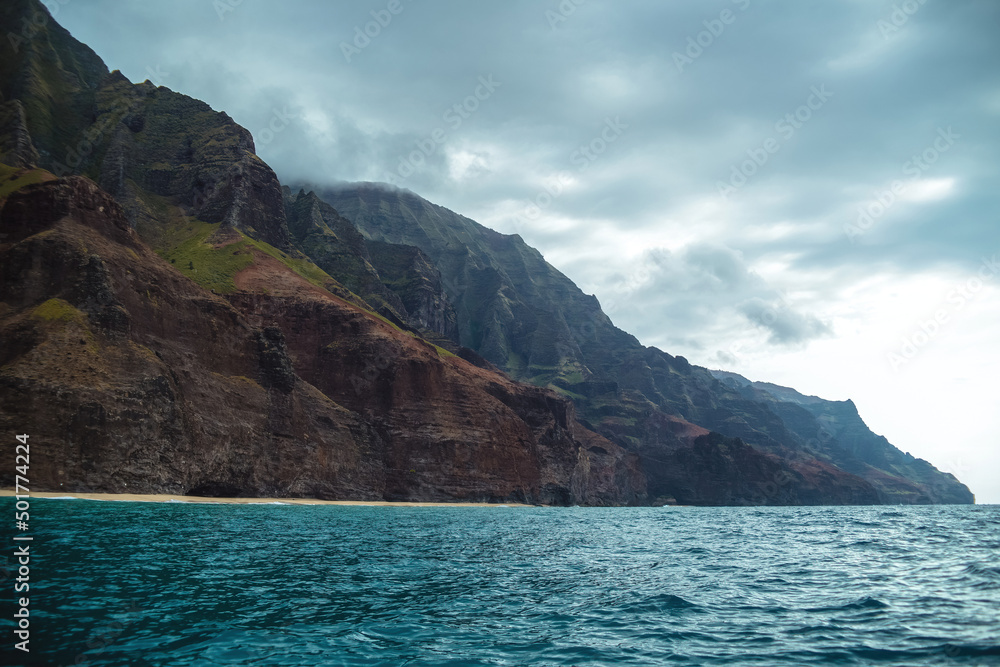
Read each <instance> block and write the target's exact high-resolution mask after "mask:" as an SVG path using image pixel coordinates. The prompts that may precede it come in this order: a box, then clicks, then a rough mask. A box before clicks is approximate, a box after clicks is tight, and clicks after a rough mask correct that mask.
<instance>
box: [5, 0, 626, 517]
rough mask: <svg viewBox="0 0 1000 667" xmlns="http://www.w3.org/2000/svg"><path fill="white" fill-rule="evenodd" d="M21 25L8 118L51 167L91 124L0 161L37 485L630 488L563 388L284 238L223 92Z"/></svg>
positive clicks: (266, 171) (577, 499) (568, 498)
mask: <svg viewBox="0 0 1000 667" xmlns="http://www.w3.org/2000/svg"><path fill="white" fill-rule="evenodd" d="M11 6H12V5H5V9H6V10H8V11H7V13H6V14H4V20H5V22H6V21H14V19H16V18H17V17H16V16H15V17H13V18H12V17H11V12H10V11H9V10H10V8H11ZM18 6H19V7H21V8H22V10H24V11H26V12H27V11H30V12H36V13H37V12H44V11H45V10H44V7H42V5H41V4H40V3H37V2H21V3H19V4H18ZM15 14H16V12H15ZM14 24H16V21H15V22H14ZM7 25H8V24H7V23H5V24H4V26H3V27H4V28H6V27H7ZM25 39H26V42H25V43H24V44H22V45H21V48H20V49H18V50H16V51H14V50H12V48H11V47H10V45H9V44H6V43H5V44H4V45H2V46H0V49H4V52H3V53H0V56H2V59H3V62H4V63H5V64H8V65H9V64H11V63H14V64H15V67H13V68H12V69H13V74H12V76H14V78H16V77H17V76H19V72H21V70H20V69H18V67H21V68H28V69H31V68H36V67H37V68H40V69H39V71H41V72H42V73H43V76H41V77H39V78H36V79H34V80H32V81H31V82H30V85H26V86H21V87H20V88H19V87H18V86H16V85H10V81H9V80H7V79H5V80H4V82H3V91H4V94H5V95H8V94H11V95H17V96H18V97H15V98H14V99H15V100H17V101H18V102H20V103H21V104H22V105H23V106H24V108H25V109H29V111H28V113H27V115H26V117H25V119H24V120H25V121H26V122H23V123H20V124H18V123H13V124H10V125H12V126H18V128H19V132H20V134H17V135H12V137H8V138H13V139H15V140H20V139H24V138H27V139H28V140H30V141H31V143H32V145H37V146H43V147H45V152H44V153H43V152H42V151H41V150H40V151H39V157H40V158H41V160H40V161H41V163H42V164H43V165H45V166H49V167H51V168H52V169H55V170H57V171H62V169H63V168H64V167H66V166H67V165H65V164H64V163H61V162H59V161H58V160H56V159H55V158H53V157H52V156H53V155H59V154H60V153H61V152H62V151H63V150H64V149H66V147H67V146H70V148H69V149H68V150H77V149H75V148H73V146H74V142H76V145H78V144H79V142H80V141H83V140H84V139H85V140H86V142H87V149H86V150H82V149H81V150H79V155H78V156H77V157H79V159H78V160H73V161H74V162H75V163H76V166H74V167H70V168H69V169H68V171H72V172H77V173H81V174H84V176H68V177H64V178H57V176H58V174H55V175H54V174H52V173H50V172H47V171H45V170H43V169H37V168H28V167H31V166H32V165H30V164H22V165H19V166H17V167H15V166H10V165H5V166H3V167H2V168H0V172H2V178H3V190H2V192H0V195H2V196H0V206H2V208H0V267H2V270H0V338H2V340H3V342H4V345H3V346H2V348H3V353H2V358H0V427H2V428H3V429H4V430H5V431H7V432H13V431H14V430H17V431H18V432H26V433H29V434H31V437H32V441H31V442H32V444H33V445H34V451H33V452H32V453H33V454H36V456H37V458H36V460H35V462H33V465H32V482H33V487H32V488H33V489H37V490H45V489H49V490H59V489H62V490H93V491H125V490H127V491H134V492H156V491H162V492H171V493H179V492H181V493H182V492H187V493H196V494H203V495H219V494H222V495H248V496H259V495H276V496H289V495H305V496H315V497H321V498H358V499H384V498H388V499H394V500H470V501H471V500H480V501H522V502H539V503H553V504H568V503H580V504H632V503H641V502H644V500H645V478H644V476H643V474H642V472H641V470H639V468H638V465H637V459H636V457H635V455H634V454H630V453H628V452H625V451H624V450H622V449H621V448H620V447H618V446H616V445H615V444H613V443H611V442H608V441H606V440H605V439H603V438H601V437H600V436H598V435H596V434H594V433H591V432H589V431H587V430H586V429H585V428H584V427H582V426H581V425H579V424H578V423H577V421H576V419H575V416H574V411H573V407H572V404H571V403H569V402H568V401H566V400H565V399H563V398H561V397H559V396H558V395H556V394H554V393H553V392H551V391H548V390H545V389H541V388H538V387H533V386H529V385H522V384H518V383H516V382H513V381H511V380H510V379H509V378H507V377H505V376H503V375H502V374H499V373H498V372H496V371H492V370H489V369H486V368H480V367H477V366H475V365H472V364H470V363H468V362H466V361H464V360H463V359H461V358H459V357H457V356H455V355H453V354H451V353H449V352H448V351H446V350H444V349H442V348H440V347H436V346H435V345H433V344H431V343H428V342H426V341H425V340H422V339H421V338H419V336H417V335H415V334H414V332H413V331H409V330H404V329H403V328H400V327H399V326H397V325H395V324H393V323H392V322H391V321H388V320H387V319H386V318H385V317H382V316H380V315H378V314H377V313H375V312H374V311H373V310H372V309H371V308H370V307H369V305H368V304H367V303H366V302H365V301H364V300H363V299H362V298H360V297H359V296H357V295H355V294H354V293H353V292H351V291H350V290H349V289H347V288H346V287H345V286H344V285H342V284H340V283H339V282H338V281H337V280H335V279H334V278H333V277H332V276H330V275H329V274H327V273H326V272H324V271H323V270H322V269H321V268H319V267H317V266H316V265H315V264H314V263H313V262H312V261H311V260H309V259H308V257H307V256H306V255H305V254H304V253H303V252H302V251H301V250H299V249H298V248H296V247H294V244H293V237H292V234H291V233H290V232H289V228H288V221H287V219H286V215H285V201H284V198H283V193H282V191H281V188H280V185H279V184H278V182H277V179H276V178H275V177H274V173H273V171H271V170H270V168H269V167H268V166H267V165H266V164H264V163H263V162H262V161H261V160H260V159H259V158H258V157H257V156H256V155H254V153H253V143H252V139H251V138H250V135H249V133H247V132H246V130H244V129H243V128H241V127H239V126H238V125H236V124H235V123H233V121H232V119H230V118H229V117H228V116H226V115H225V114H224V113H217V112H214V111H212V110H211V109H209V108H208V107H207V105H204V104H203V103H201V102H198V101H197V100H192V99H191V98H187V97H185V96H183V95H180V94H177V93H174V92H172V91H169V90H167V89H166V88H156V87H154V86H152V85H151V84H149V83H148V82H147V83H143V84H138V85H133V84H131V83H129V82H128V81H127V80H126V79H125V78H124V77H122V76H121V75H120V74H119V73H117V72H112V73H106V68H103V64H101V66H100V67H98V66H94V67H92V68H91V69H90V70H88V75H92V76H90V78H87V79H86V80H85V81H83V82H82V83H81V82H80V81H78V79H80V78H81V77H75V78H74V77H73V76H70V74H72V73H71V72H67V71H65V70H64V69H63V67H62V56H61V54H63V53H72V54H76V55H77V56H79V58H81V59H84V60H86V61H87V62H90V63H99V62H100V60H99V59H98V58H96V56H93V57H90V56H89V55H88V50H87V49H86V47H83V46H82V45H80V44H78V43H76V42H75V41H73V40H72V38H71V37H69V35H68V33H65V31H62V30H61V28H58V26H56V24H55V23H54V22H52V21H51V18H49V19H48V22H47V23H45V22H42V25H41V27H37V28H36V29H35V30H34V31H33V32H32V34H31V35H30V36H28V37H26V38H25ZM64 42H70V43H69V44H66V43H64ZM29 56H30V57H29ZM48 76H52V77H55V78H56V79H58V80H59V81H64V80H65V81H70V82H71V83H73V85H74V86H76V87H77V88H76V89H74V90H76V92H78V93H80V95H78V96H77V97H76V98H73V95H71V94H70V95H69V96H68V97H67V98H66V99H72V100H73V101H72V103H70V102H67V101H66V99H62V98H61V97H59V98H52V99H48V101H47V104H48V105H49V106H50V107H51V108H52V110H53V113H58V114H63V115H67V116H72V115H74V114H77V116H74V117H75V118H76V124H75V125H72V126H68V127H71V128H72V132H70V133H68V134H65V135H63V134H59V135H56V134H53V135H51V136H49V135H46V134H45V132H46V128H47V126H46V125H45V123H43V122H39V121H38V120H37V119H35V118H34V116H33V115H32V112H31V111H30V109H31V108H34V107H38V106H39V104H35V102H37V100H40V99H41V100H43V101H44V99H45V98H44V95H42V92H44V90H45V89H46V88H47V87H48V86H49V83H50V82H49V81H48V78H47V77H48ZM71 92H72V91H71ZM32 96H34V97H32ZM25 100H28V102H31V103H30V104H29V103H28V102H26V101H25ZM32 100H35V101H34V102H33V101H32ZM33 105H34V107H33ZM41 106H45V105H41ZM22 130H24V131H22ZM25 131H26V134H25ZM36 132H40V133H41V134H42V139H41V140H37V139H35V134H34V133H36ZM5 136H6V135H5ZM81 137H83V138H84V139H81ZM14 143H15V144H16V143H17V142H16V141H15V142H14ZM21 143H24V142H23V141H22V142H21ZM5 145H10V142H8V143H7V144H5ZM19 154H20V155H21V156H22V157H24V156H25V151H20V152H19ZM27 157H28V159H27V162H28V163H30V161H31V159H30V158H31V156H30V154H29V155H27ZM85 176H89V177H91V178H92V179H95V180H96V181H99V184H98V183H95V182H94V180H90V179H88V178H86V177H85ZM101 186H103V189H102V187H101ZM331 231H332V230H331ZM341 231H346V230H341ZM359 248H361V249H363V248H364V245H363V244H362V245H361V246H359ZM386 293H387V294H389V293H390V292H388V291H387V292H386ZM7 450H10V451H8V453H9V454H10V455H11V456H13V449H12V445H10V444H9V443H4V444H3V451H7ZM0 475H2V476H0V484H12V482H13V477H12V474H11V473H9V472H4V473H2V474H0Z"/></svg>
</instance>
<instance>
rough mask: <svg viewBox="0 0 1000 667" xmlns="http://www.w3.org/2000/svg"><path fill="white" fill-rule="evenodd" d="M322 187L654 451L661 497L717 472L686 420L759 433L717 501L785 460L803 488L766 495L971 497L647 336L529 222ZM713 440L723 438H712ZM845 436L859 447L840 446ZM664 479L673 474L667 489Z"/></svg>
mask: <svg viewBox="0 0 1000 667" xmlns="http://www.w3.org/2000/svg"><path fill="white" fill-rule="evenodd" d="M317 192H318V193H319V194H320V196H321V197H322V198H323V199H325V200H326V201H328V202H329V203H330V204H331V205H332V206H333V207H334V208H336V209H337V210H338V211H339V212H340V213H341V214H342V215H344V216H345V217H346V218H348V219H350V220H351V221H353V222H354V223H355V224H356V225H357V226H358V228H359V229H360V230H361V232H362V233H363V234H364V235H365V236H366V237H367V238H369V239H372V240H373V241H377V242H386V243H392V244H410V245H415V246H417V247H419V248H420V249H421V250H422V251H423V252H424V253H426V255H427V256H428V257H429V258H430V259H431V260H432V261H433V262H434V263H435V265H436V266H438V267H439V268H440V270H441V273H442V283H443V284H444V286H445V289H446V291H447V293H448V297H449V299H450V300H451V301H452V303H454V304H455V309H456V313H457V316H458V330H459V336H460V338H459V340H460V342H461V343H462V344H463V345H467V346H469V347H471V348H472V349H473V350H475V351H476V352H478V353H479V354H481V355H482V356H483V357H485V358H486V359H487V360H488V361H490V362H492V363H494V364H496V365H497V366H498V367H500V368H501V369H503V370H505V371H506V372H508V373H509V374H510V375H511V376H512V377H514V378H515V379H518V380H522V381H526V382H531V383H533V384H537V385H541V386H548V387H550V388H553V389H555V390H556V391H559V392H560V393H562V394H563V395H566V396H569V397H571V398H572V400H573V401H574V403H575V404H576V406H577V409H578V411H579V413H580V416H581V419H582V420H583V421H584V423H586V424H587V425H588V426H589V427H590V428H593V429H594V430H596V431H597V432H599V433H600V434H602V435H604V436H605V437H607V438H609V439H611V440H613V441H614V442H616V443H618V444H619V445H621V446H622V447H625V448H627V449H629V450H631V451H635V452H638V453H640V454H641V455H642V456H643V461H644V464H643V465H644V469H645V470H646V472H647V475H648V477H649V479H650V485H651V486H650V496H651V497H655V496H657V495H660V494H665V495H672V494H673V492H674V491H677V492H678V493H681V494H682V495H683V494H686V497H688V498H694V497H695V496H692V495H691V492H690V490H688V491H685V490H683V489H684V488H688V489H689V488H694V487H690V485H689V486H688V487H684V486H683V485H682V484H681V482H682V480H683V479H684V478H687V479H688V480H689V481H691V482H692V483H694V480H697V479H699V478H700V477H701V476H703V474H704V473H705V469H704V467H703V466H705V465H708V462H709V459H706V458H704V457H699V456H694V455H691V456H687V455H685V456H680V455H679V454H678V453H677V451H676V448H675V446H674V445H675V443H671V442H669V441H667V440H663V439H662V438H658V437H657V436H656V433H655V429H653V428H650V424H654V425H655V424H659V423H663V422H664V420H671V419H681V420H684V421H687V422H691V423H693V424H697V425H698V426H700V427H704V428H705V429H707V430H710V431H715V432H717V433H719V434H723V435H725V436H728V437H729V438H739V439H740V440H741V441H743V442H744V443H746V444H747V445H750V446H751V449H750V451H748V452H743V453H741V454H740V457H741V458H738V459H734V458H732V457H729V456H728V455H727V456H724V457H723V459H725V460H727V461H730V462H731V463H732V465H731V466H730V468H729V471H730V472H729V474H728V475H726V474H722V472H721V470H722V469H721V468H720V469H719V470H717V471H716V473H713V476H712V480H713V481H711V482H706V483H705V484H703V485H702V486H701V488H702V489H703V490H702V491H701V492H699V494H700V495H698V496H697V497H700V498H702V501H701V502H704V503H709V504H716V503H723V504H730V503H736V502H741V503H742V502H749V503H755V504H757V503H760V502H762V501H761V495H760V494H759V493H757V492H753V491H752V489H751V488H750V487H748V486H747V485H746V484H745V483H744V482H745V479H744V478H745V475H744V472H743V471H742V469H743V468H753V469H756V470H760V471H763V470H769V469H770V468H772V467H773V466H774V462H775V461H779V460H780V461H783V463H782V464H781V465H780V466H779V468H780V469H781V470H783V472H782V473H781V474H780V475H779V476H780V477H781V479H786V478H787V479H788V480H797V481H796V482H795V484H798V485H800V486H801V488H800V489H798V490H797V491H796V492H795V493H789V492H788V489H786V488H782V489H780V491H781V492H780V493H779V492H774V493H768V494H765V495H764V502H767V503H770V502H778V503H784V502H801V503H809V504H812V503H845V502H866V503H867V502H929V501H930V502H972V495H971V493H969V492H968V489H967V488H965V487H964V486H963V485H961V484H960V483H959V482H957V480H954V478H952V477H951V476H949V475H945V474H943V473H941V472H939V471H937V470H936V469H934V468H933V466H930V465H929V464H928V465H927V466H920V465H916V466H915V465H901V463H902V462H903V459H905V456H904V455H903V454H902V452H899V450H897V449H896V448H894V447H892V445H890V444H889V443H888V442H885V441H884V439H879V438H878V437H877V436H874V434H871V432H870V431H868V429H867V427H864V425H863V422H860V418H856V419H855V418H850V419H848V418H847V417H846V416H843V415H842V417H843V419H842V421H843V420H844V419H846V421H844V423H845V425H846V424H849V426H845V428H844V429H843V430H842V431H840V434H839V436H838V437H840V438H841V440H844V443H839V441H838V442H834V443H833V444H829V443H828V444H829V446H827V447H817V446H816V445H815V443H814V442H813V441H814V440H815V434H816V433H817V432H821V431H822V429H823V428H824V426H823V424H824V423H827V422H828V421H829V420H830V418H831V415H829V414H821V413H819V412H810V411H809V410H808V409H802V410H799V412H797V413H795V416H793V415H792V410H790V409H789V408H796V407H797V406H794V405H789V404H787V403H780V402H778V401H775V400H773V398H769V397H765V396H762V395H759V394H753V393H747V392H744V391H741V390H740V389H739V388H738V387H735V386H732V385H729V384H724V383H722V382H720V381H718V380H717V379H716V378H715V377H713V375H712V374H711V373H710V372H709V371H708V370H707V369H704V368H700V367H697V366H692V365H691V364H689V363H688V362H687V361H686V360H685V359H684V358H682V357H674V356H671V355H669V354H667V353H665V352H662V351H661V350H658V349H656V348H645V347H643V346H642V345H640V344H639V342H638V341H637V340H636V339H635V338H633V337H632V336H630V335H628V334H627V333H625V332H623V331H621V330H619V329H617V328H616V327H615V326H614V325H613V324H612V323H611V320H610V319H609V318H608V317H607V316H606V315H605V314H604V313H603V312H602V311H601V308H600V304H598V302H597V300H596V299H595V298H594V297H593V296H589V295H586V294H584V293H583V292H581V291H580V290H579V288H577V287H576V285H574V284H573V283H572V282H571V281H570V280H569V279H568V278H566V277H565V276H564V275H562V274H561V273H559V271H557V270H556V269H555V268H553V267H552V266H551V265H549V264H548V263H547V262H545V260H544V259H543V258H542V257H541V255H540V254H539V253H538V252H537V251H536V250H534V249H533V248H530V247H529V246H527V245H526V244H525V243H524V242H523V240H521V238H520V237H519V236H517V235H513V236H507V235H503V234H498V233H496V232H494V231H492V230H489V229H486V228H485V227H482V226H481V225H479V224H477V223H475V222H474V221H472V220H469V219H468V218H465V217H463V216H461V215H458V214H455V213H453V212H451V211H449V210H447V209H445V208H442V207H440V206H436V205H434V204H432V203H430V202H428V201H426V200H423V199H421V198H420V197H418V196H417V195H415V194H413V193H412V192H408V191H405V190H399V189H396V188H391V187H388V186H380V185H374V184H355V185H346V186H338V187H336V188H325V189H324V188H318V189H317ZM786 420H788V421H787V423H786ZM821 420H826V421H823V422H821ZM827 440H830V439H829V438H827ZM879 440H881V441H879ZM706 447H717V443H715V441H712V443H709V445H705V446H702V447H701V449H700V450H699V451H707V450H706ZM838 448H840V449H843V448H847V449H849V450H856V451H855V453H854V454H853V455H852V456H839V455H836V452H835V450H838ZM862 450H863V451H864V452H866V453H858V452H860V451H862ZM733 451H735V450H733ZM741 451H742V450H741ZM754 457H756V458H754ZM751 459H754V460H753V461H751ZM654 461H661V462H664V461H665V462H669V466H670V467H672V468H674V470H673V471H672V472H670V473H669V474H666V473H665V466H666V465H667V464H665V463H654ZM761 474H763V477H761V478H760V479H757V480H756V481H755V482H754V483H753V484H758V483H760V484H764V485H765V486H767V488H769V489H772V490H773V487H774V483H773V477H774V475H775V474H777V473H771V472H768V473H766V474H765V473H761ZM758 477H759V475H758ZM657 480H663V481H664V484H666V486H664V487H663V488H662V489H661V488H659V487H658V486H657V484H659V482H657ZM795 484H792V483H791V482H789V483H788V484H786V485H785V486H794V485H795ZM751 486H753V485H751ZM682 487H683V488H682ZM678 489H680V490H678ZM709 489H712V490H711V491H709ZM876 489H878V491H876ZM692 502H694V501H692Z"/></svg>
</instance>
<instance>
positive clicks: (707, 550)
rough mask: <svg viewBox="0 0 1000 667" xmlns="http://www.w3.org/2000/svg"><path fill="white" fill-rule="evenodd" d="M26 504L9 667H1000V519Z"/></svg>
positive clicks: (6, 505) (0, 506)
mask: <svg viewBox="0 0 1000 667" xmlns="http://www.w3.org/2000/svg"><path fill="white" fill-rule="evenodd" d="M8 509H9V510H10V512H9V513H10V514H13V509H14V508H13V499H9V498H3V499H0V511H2V513H4V514H6V513H7V510H8ZM31 509H32V511H31V518H32V524H31V531H30V534H31V535H33V536H34V541H33V542H32V547H31V552H32V558H31V574H30V577H31V582H30V585H31V591H30V600H31V602H30V609H31V642H30V646H31V649H32V650H31V653H30V654H28V655H26V654H23V653H21V652H16V651H14V650H13V648H12V644H13V641H14V639H13V634H12V628H13V623H12V621H11V613H12V612H11V611H9V610H12V609H13V607H12V605H11V598H12V597H13V580H12V579H11V578H10V577H9V576H8V577H7V578H6V579H5V581H4V583H3V591H4V592H3V596H2V600H3V605H4V610H5V611H4V613H3V614H2V618H0V628H2V630H3V634H4V636H5V637H6V639H5V640H4V645H3V646H2V647H0V658H2V662H3V664H45V665H75V664H88V665H139V666H141V665H163V666H171V667H181V666H185V665H285V666H287V665H358V666H362V665H364V666H366V667H367V666H371V665H434V666H459V665H462V666H465V665H510V666H514V665H552V666H556V665H558V666H560V667H562V666H568V665H900V666H902V665H907V666H912V665H1000V507H997V506H975V507H864V508H861V507H849V508H607V509H598V508H564V509H556V508H502V507H497V508H492V507H490V508H395V507H337V506H290V505H194V504H179V503H172V504H151V503H132V502H98V501H86V500H39V499H33V500H32V508H31ZM3 534H4V535H6V536H7V537H4V539H3V542H4V554H5V555H7V556H8V557H9V554H12V553H13V547H9V545H11V544H13V542H12V540H11V537H10V531H8V529H4V531H3ZM9 562H10V561H8V563H9ZM26 658H27V659H26Z"/></svg>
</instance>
